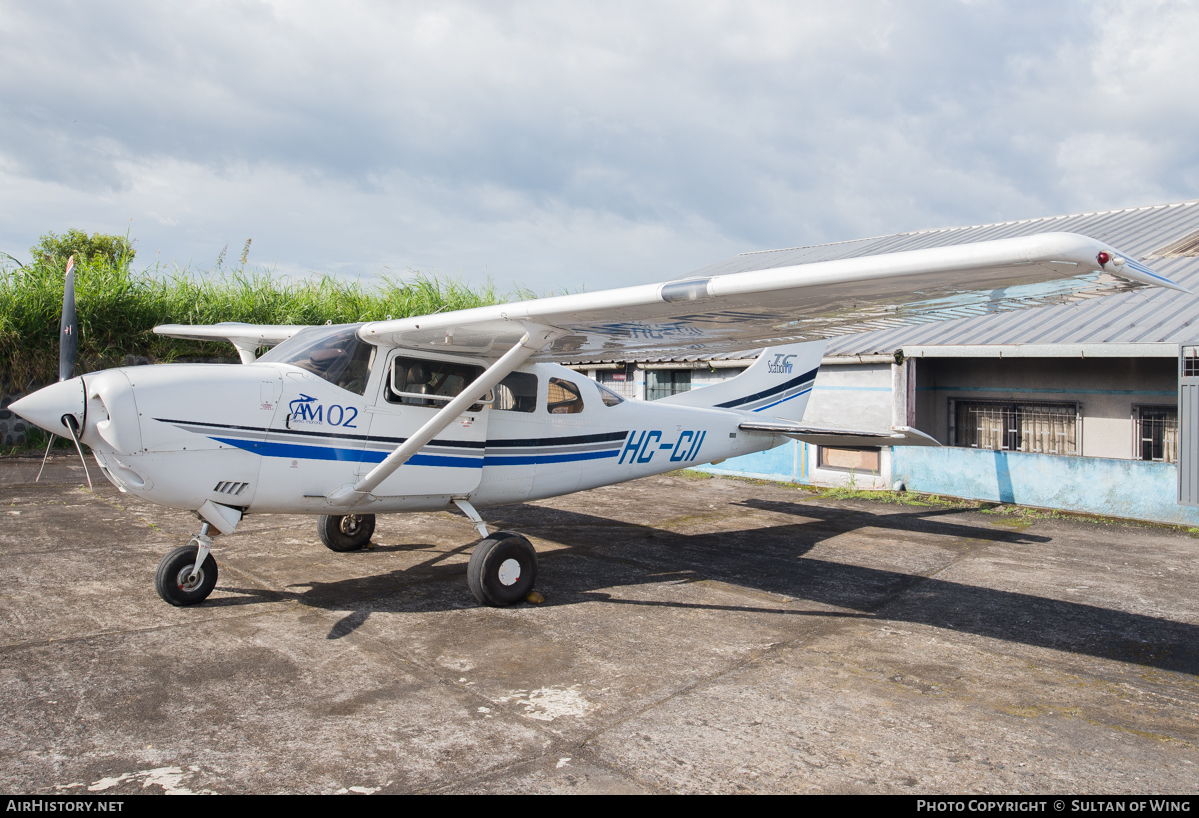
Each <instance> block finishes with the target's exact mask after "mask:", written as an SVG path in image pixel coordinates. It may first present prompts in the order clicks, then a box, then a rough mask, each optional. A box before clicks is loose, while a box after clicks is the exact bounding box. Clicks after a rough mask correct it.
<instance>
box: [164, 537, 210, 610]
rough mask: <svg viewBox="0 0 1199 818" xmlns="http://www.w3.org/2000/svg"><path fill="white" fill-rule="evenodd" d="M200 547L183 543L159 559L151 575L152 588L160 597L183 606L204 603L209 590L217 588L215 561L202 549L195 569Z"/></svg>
mask: <svg viewBox="0 0 1199 818" xmlns="http://www.w3.org/2000/svg"><path fill="white" fill-rule="evenodd" d="M199 550H200V549H199V547H198V546H195V545H185V546H183V547H182V548H176V549H175V550H174V551H172V552H171V553H169V554H167V555H166V556H165V557H163V558H162V562H160V563H159V564H158V573H156V574H155V575H154V587H155V589H157V591H158V595H159V596H160V597H162V598H163V600H165V601H166V602H169V603H171V604H172V605H175V606H177V607H184V606H186V605H196V604H198V603H200V602H203V601H204V600H205V599H207V598H208V595H209V594H211V593H212V589H213V588H215V587H216V560H214V559H213V558H212V554H209V553H207V549H205V554H204V556H203V558H202V560H201V562H200V565H199V568H197V567H196V558H197V555H198V552H199Z"/></svg>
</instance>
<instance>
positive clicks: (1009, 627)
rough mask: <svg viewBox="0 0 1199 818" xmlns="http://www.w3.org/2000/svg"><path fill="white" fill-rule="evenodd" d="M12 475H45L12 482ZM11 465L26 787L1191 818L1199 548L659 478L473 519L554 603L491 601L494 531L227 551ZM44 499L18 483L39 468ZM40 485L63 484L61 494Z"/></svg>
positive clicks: (15, 739) (19, 756) (2, 574)
mask: <svg viewBox="0 0 1199 818" xmlns="http://www.w3.org/2000/svg"><path fill="white" fill-rule="evenodd" d="M12 468H14V469H15V468H19V469H20V470H21V473H22V474H24V473H26V472H27V471H28V468H27V464H17V465H16V466H13V467H12ZM8 471H11V469H10V467H9V464H7V463H0V485H3V488H2V489H0V498H2V501H0V588H2V590H0V690H2V691H3V695H2V696H0V788H2V789H3V790H5V791H7V792H38V793H59V794H70V793H72V792H84V791H90V792H97V793H107V794H112V795H119V794H124V793H142V792H164V791H165V792H187V791H191V792H203V791H210V792H314V793H320V792H327V793H334V792H428V791H433V792H595V791H598V792H901V793H911V794H915V793H936V792H988V793H994V792H1003V793H1014V792H1026V793H1051V792H1063V793H1064V792H1092V793H1103V792H1132V793H1145V792H1153V793H1180V792H1192V791H1193V790H1194V787H1195V781H1196V774H1197V772H1199V770H1197V768H1196V764H1199V750H1197V749H1196V745H1199V717H1197V716H1196V713H1199V600H1197V599H1196V596H1195V594H1194V593H1193V589H1194V588H1195V587H1196V580H1197V579H1199V561H1196V560H1195V551H1196V541H1195V540H1193V539H1191V538H1189V537H1187V536H1185V535H1184V534H1180V533H1178V532H1175V531H1163V530H1159V529H1138V528H1135V527H1127V526H1121V525H1109V526H1102V525H1096V524H1094V523H1091V522H1085V521H1072V520H1067V521H1062V520H1034V521H1028V520H1011V519H1009V518H999V517H995V516H992V515H988V514H984V513H981V512H978V511H969V510H957V509H947V508H938V507H932V506H930V507H912V506H895V505H884V504H879V503H869V502H861V501H852V502H851V501H829V500H818V499H815V498H813V497H812V496H811V495H809V494H806V493H804V492H802V491H798V490H795V489H793V488H789V487H786V486H782V485H758V484H751V483H749V482H746V481H737V480H729V479H723V478H713V479H683V478H680V477H672V476H666V477H657V478H649V479H645V480H640V481H637V482H634V483H630V484H626V485H622V486H615V487H611V488H605V489H599V490H595V491H590V492H585V493H581V494H577V495H572V496H570V497H564V498H559V499H556V500H552V501H545V502H538V503H532V504H527V505H519V506H511V507H506V508H502V509H495V510H491V511H484V516H485V517H487V519H488V520H489V521H490V522H491V523H492V524H493V525H496V526H498V527H500V528H504V529H510V530H516V531H522V532H525V533H527V534H528V535H529V536H530V538H531V539H532V541H533V543H534V544H535V546H536V547H537V549H538V551H539V553H540V555H541V573H540V580H539V582H538V588H539V590H540V591H541V592H542V593H543V594H544V595H545V597H546V601H545V603H544V604H542V605H522V606H519V607H515V608H509V609H503V610H501V609H494V608H480V607H478V606H477V605H476V604H475V602H474V600H473V598H472V597H471V596H470V593H469V591H468V590H467V587H466V578H465V565H466V561H467V559H468V555H469V551H470V548H471V546H472V544H473V542H474V540H475V537H476V535H475V534H474V533H473V529H472V527H471V525H470V523H469V521H468V520H466V519H465V518H463V517H461V516H459V515H457V514H449V513H438V514H416V515H408V516H394V517H387V518H381V519H380V520H379V525H378V528H377V530H376V534H375V538H374V547H373V548H371V549H370V550H365V551H360V552H356V553H349V554H337V553H333V552H331V551H328V550H326V549H325V548H323V547H322V546H321V545H320V544H319V541H318V540H317V537H316V535H315V530H314V529H315V521H314V519H313V518H311V517H299V516H257V517H249V518H247V519H246V521H245V522H244V523H243V526H242V527H241V528H239V530H238V532H237V533H236V534H235V535H233V536H229V537H220V538H218V539H217V540H216V543H215V544H214V554H215V556H216V558H217V560H218V562H219V565H220V579H219V582H218V585H217V589H216V591H215V592H214V594H213V596H212V597H211V598H210V599H209V600H208V601H207V602H206V603H205V604H204V605H202V606H199V607H196V608H190V609H177V608H171V607H169V606H167V605H166V604H164V603H163V602H162V601H161V600H159V599H158V597H157V595H156V594H155V593H154V590H153V584H152V581H153V576H154V570H155V567H156V566H157V563H158V560H159V559H160V557H161V556H162V555H163V554H165V553H166V552H168V551H169V550H171V549H172V548H175V547H176V546H178V545H181V544H183V543H184V542H185V541H186V539H187V536H188V534H189V533H190V532H192V531H194V529H195V525H196V521H195V519H194V518H193V517H192V516H191V515H190V514H186V513H182V512H164V511H162V510H161V509H156V508H153V507H151V506H148V505H145V504H142V503H140V502H137V501H134V500H132V499H131V498H129V497H128V496H127V495H121V494H118V493H117V492H116V491H115V490H114V489H112V488H111V487H109V486H107V485H102V484H97V490H96V491H95V492H94V493H89V492H87V491H85V490H81V489H80V488H79V485H78V482H79V478H78V476H77V475H76V474H75V472H74V471H73V470H72V464H71V463H70V462H69V460H66V459H64V460H61V461H58V462H57V463H56V464H55V471H54V480H56V481H58V482H59V483H60V484H59V485H46V484H39V485H38V486H31V485H28V484H27V483H24V482H23V481H18V480H14V479H4V477H5V474H6V473H7V472H8ZM28 479H31V475H30V477H29V478H28ZM44 479H45V478H44Z"/></svg>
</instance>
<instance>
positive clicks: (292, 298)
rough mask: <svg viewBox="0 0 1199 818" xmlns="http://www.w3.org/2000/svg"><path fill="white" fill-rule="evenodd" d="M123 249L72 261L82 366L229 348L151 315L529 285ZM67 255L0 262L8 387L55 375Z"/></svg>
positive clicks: (394, 306)
mask: <svg viewBox="0 0 1199 818" xmlns="http://www.w3.org/2000/svg"><path fill="white" fill-rule="evenodd" d="M131 260H132V259H131V257H122V258H119V259H116V260H112V259H105V258H100V257H97V258H94V259H91V260H86V261H83V262H82V263H77V264H76V283H75V297H76V307H77V310H78V314H79V341H80V344H79V365H80V369H79V371H81V372H89V371H94V370H96V369H103V368H106V367H110V366H115V365H120V364H121V363H123V362H124V361H125V360H127V357H128V356H130V355H132V356H139V357H140V356H145V357H148V358H150V359H152V360H155V361H172V360H177V359H180V358H195V357H201V358H211V357H231V356H233V355H234V351H233V349H232V347H231V346H229V345H228V344H225V343H201V342H196V341H183V340H179V339H175V338H163V337H161V336H158V335H155V334H154V333H153V332H151V330H152V329H153V328H154V327H155V326H156V325H158V324H215V323H218V322H220V321H245V322H248V323H252V324H323V323H325V322H326V321H332V322H333V323H335V324H341V323H352V322H356V321H376V320H382V319H384V318H386V317H387V316H391V317H393V318H404V317H408V316H413V315H427V314H430V313H435V312H444V311H448V310H460V309H467V308H470V307H479V306H486V305H489V304H496V303H500V302H502V301H508V300H512V298H513V297H520V298H527V297H530V295H531V293H529V292H527V291H524V290H518V291H517V292H516V293H514V294H512V295H509V294H502V293H499V292H497V291H496V289H495V287H494V286H493V285H492V284H491V283H487V284H485V285H482V286H478V287H471V286H468V285H466V284H464V283H462V282H461V281H458V280H456V279H453V278H449V277H444V276H429V275H423V274H419V273H418V274H415V275H414V277H413V278H411V279H410V280H407V281H404V280H395V279H384V280H383V281H382V283H381V284H379V285H377V286H369V285H364V284H362V283H361V282H359V281H343V280H341V279H337V278H333V277H331V276H327V275H326V276H321V277H319V278H314V279H313V280H296V279H289V278H285V277H277V276H273V275H271V274H270V272H269V271H267V270H263V269H255V268H248V267H246V265H245V264H244V259H243V263H242V264H241V265H239V266H236V267H225V266H224V265H223V264H221V263H218V265H217V267H216V269H213V270H209V271H206V272H203V273H195V272H191V271H188V270H180V269H177V268H176V269H174V270H171V271H163V270H161V269H148V270H143V271H134V270H133V269H131V265H130V262H131ZM65 267H66V264H65V259H62V258H52V257H42V258H41V259H38V260H35V261H34V262H31V263H30V264H27V265H25V266H19V265H17V264H15V263H7V264H6V265H5V264H0V389H4V390H5V391H9V392H13V391H20V390H23V389H26V388H29V387H30V386H33V385H38V384H44V383H49V382H51V381H53V380H56V379H57V377H58V326H59V319H60V312H61V309H62V296H63V279H64V275H65Z"/></svg>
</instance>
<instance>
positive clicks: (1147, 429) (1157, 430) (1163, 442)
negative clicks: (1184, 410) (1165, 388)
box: [1132, 406, 1178, 463]
mask: <svg viewBox="0 0 1199 818" xmlns="http://www.w3.org/2000/svg"><path fill="white" fill-rule="evenodd" d="M1132 412H1133V420H1134V428H1135V430H1136V437H1135V439H1134V441H1133V446H1134V448H1133V457H1135V458H1136V459H1137V460H1154V461H1157V462H1159V463H1177V462H1178V409H1177V407H1174V406H1134V407H1133V408H1132Z"/></svg>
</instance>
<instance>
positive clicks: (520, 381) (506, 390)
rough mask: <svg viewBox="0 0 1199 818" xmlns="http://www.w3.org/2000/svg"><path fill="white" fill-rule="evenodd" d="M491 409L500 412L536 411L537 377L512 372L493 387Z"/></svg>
mask: <svg viewBox="0 0 1199 818" xmlns="http://www.w3.org/2000/svg"><path fill="white" fill-rule="evenodd" d="M491 408H492V409H498V410H500V411H502V412H533V411H536V409H537V376H536V375H531V374H529V373H528V372H513V373H511V374H509V375H508V377H506V378H504V379H503V380H502V381H500V382H499V383H498V384H496V387H495V403H493V404H492V405H491Z"/></svg>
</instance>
